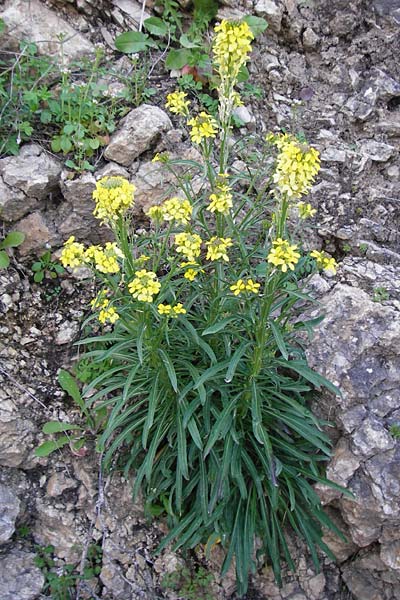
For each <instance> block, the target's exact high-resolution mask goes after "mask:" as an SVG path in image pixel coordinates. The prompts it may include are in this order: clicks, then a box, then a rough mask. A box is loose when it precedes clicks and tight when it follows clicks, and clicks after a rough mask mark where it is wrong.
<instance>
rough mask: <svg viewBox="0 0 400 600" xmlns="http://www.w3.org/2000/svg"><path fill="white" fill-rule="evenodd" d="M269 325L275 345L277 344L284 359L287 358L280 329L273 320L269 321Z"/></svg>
mask: <svg viewBox="0 0 400 600" xmlns="http://www.w3.org/2000/svg"><path fill="white" fill-rule="evenodd" d="M269 326H270V328H271V331H272V333H273V335H274V338H275V341H276V345H277V346H278V348H279V350H280V352H281V354H282V356H283V358H284V359H285V360H287V359H288V358H289V355H288V352H287V349H286V344H285V340H284V339H283V337H282V333H281V330H280V328H279V325H277V324H276V323H274V321H270V322H269Z"/></svg>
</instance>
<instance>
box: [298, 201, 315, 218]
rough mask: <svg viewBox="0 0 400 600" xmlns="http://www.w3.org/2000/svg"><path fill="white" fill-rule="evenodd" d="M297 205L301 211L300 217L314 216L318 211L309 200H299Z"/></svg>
mask: <svg viewBox="0 0 400 600" xmlns="http://www.w3.org/2000/svg"><path fill="white" fill-rule="evenodd" d="M296 207H297V210H298V211H299V217H300V219H308V218H309V217H313V216H314V215H315V213H316V212H317V209H316V208H313V207H312V206H311V204H310V203H309V202H308V203H306V202H298V203H297V204H296Z"/></svg>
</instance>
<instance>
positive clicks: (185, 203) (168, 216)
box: [161, 198, 193, 225]
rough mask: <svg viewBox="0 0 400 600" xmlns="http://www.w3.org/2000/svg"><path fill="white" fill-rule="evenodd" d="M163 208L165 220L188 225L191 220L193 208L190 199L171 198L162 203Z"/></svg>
mask: <svg viewBox="0 0 400 600" xmlns="http://www.w3.org/2000/svg"><path fill="white" fill-rule="evenodd" d="M161 210H162V214H163V218H164V220H165V221H177V222H178V223H181V224H182V225H186V224H187V223H189V221H190V217H191V215H192V210H193V209H192V205H191V204H190V202H189V200H185V199H183V198H171V199H170V200H166V201H165V202H164V203H163V204H162V205H161Z"/></svg>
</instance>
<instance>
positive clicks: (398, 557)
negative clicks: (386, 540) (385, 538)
mask: <svg viewBox="0 0 400 600" xmlns="http://www.w3.org/2000/svg"><path fill="white" fill-rule="evenodd" d="M380 558H381V560H382V562H383V563H384V564H385V565H387V566H388V567H390V568H391V569H395V570H397V571H398V570H400V540H398V541H396V542H393V543H392V544H385V545H383V546H382V547H381V552H380Z"/></svg>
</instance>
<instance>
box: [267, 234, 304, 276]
mask: <svg viewBox="0 0 400 600" xmlns="http://www.w3.org/2000/svg"><path fill="white" fill-rule="evenodd" d="M272 245H273V248H272V250H271V251H270V253H269V254H268V259H267V260H268V262H269V263H271V264H273V265H274V266H275V267H278V268H279V269H281V271H283V273H286V271H287V270H288V269H290V270H291V271H294V266H295V265H296V264H297V263H298V262H299V258H300V254H299V253H298V252H296V250H297V246H296V245H290V244H289V242H288V241H287V240H283V239H282V238H278V239H276V240H275V241H273V242H272Z"/></svg>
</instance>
